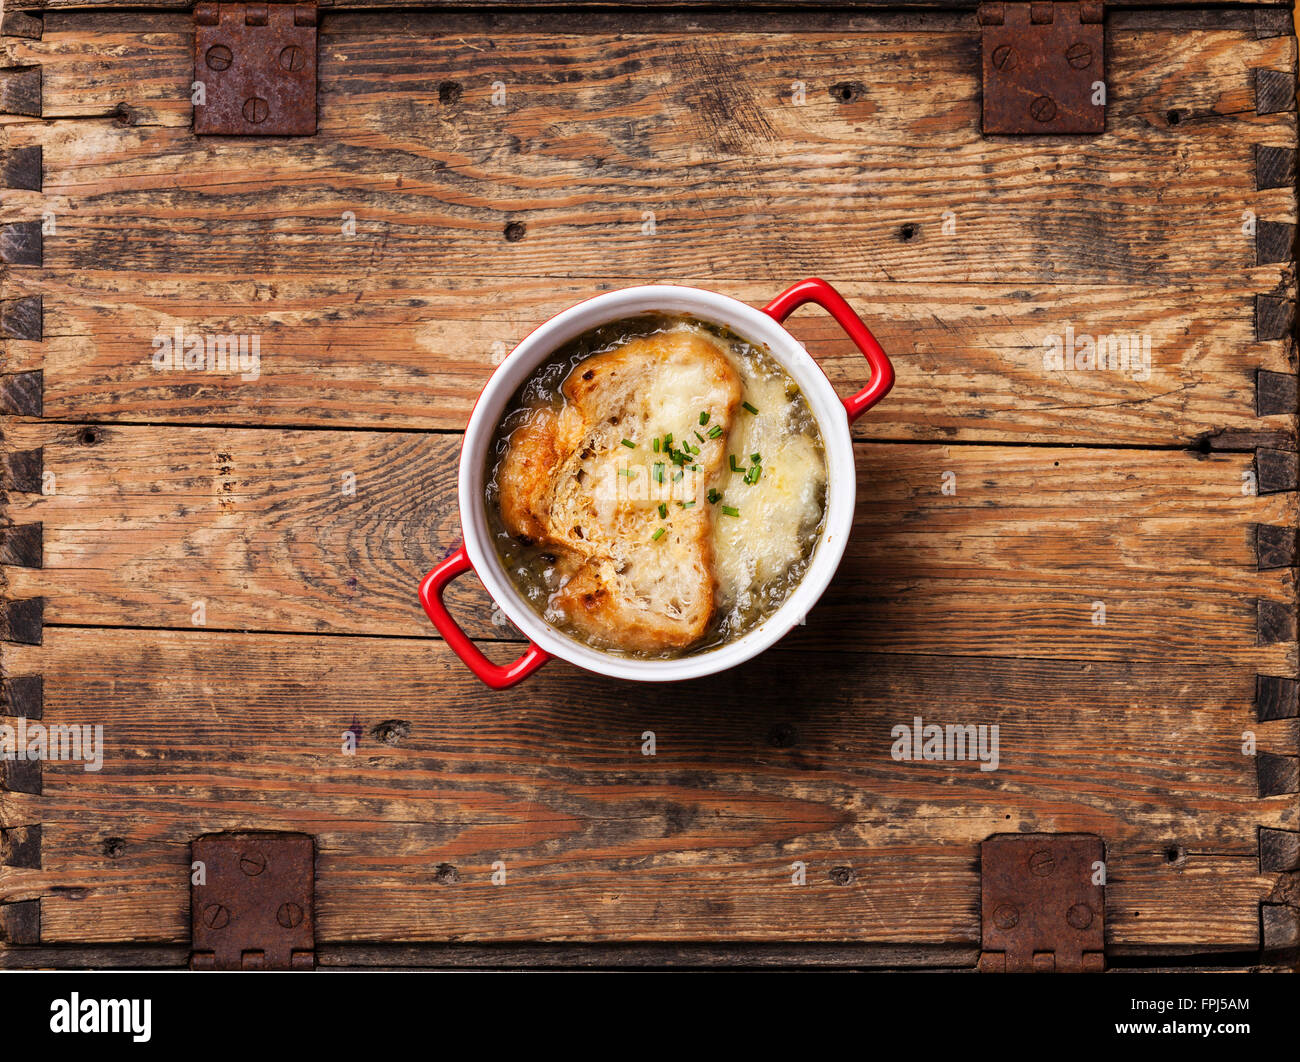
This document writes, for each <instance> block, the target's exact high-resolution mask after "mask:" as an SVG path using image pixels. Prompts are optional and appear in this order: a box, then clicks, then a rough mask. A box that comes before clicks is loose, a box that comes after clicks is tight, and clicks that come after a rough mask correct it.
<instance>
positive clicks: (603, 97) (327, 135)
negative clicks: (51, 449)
mask: <svg viewBox="0 0 1300 1062" xmlns="http://www.w3.org/2000/svg"><path fill="white" fill-rule="evenodd" d="M1112 37H1113V39H1112V41H1111V44H1110V51H1111V59H1110V65H1111V67H1113V68H1114V73H1113V74H1112V76H1113V77H1114V78H1115V80H1116V83H1117V84H1123V85H1124V87H1125V91H1124V92H1123V93H1122V94H1120V93H1117V95H1116V99H1115V101H1114V103H1113V104H1112V105H1111V108H1110V113H1109V117H1108V124H1109V129H1110V131H1109V132H1108V133H1107V134H1106V135H1105V136H1103V137H1100V138H1097V139H1096V140H1093V141H1090V142H1089V145H1088V148H1087V150H1083V151H1081V150H1080V148H1079V144H1078V143H1077V142H1075V141H1074V140H1071V139H1070V138H1031V139H1028V140H1021V141H1019V142H1017V143H1016V144H1015V146H1014V147H1008V145H1007V143H1006V142H1005V141H999V140H997V139H996V138H989V139H986V138H984V137H982V136H981V135H980V133H979V91H978V67H977V58H978V57H977V50H973V49H972V48H971V47H970V46H969V45H970V44H971V43H972V41H973V39H972V38H971V36H970V35H969V34H952V33H924V34H915V33H892V34H890V33H880V34H862V35H852V34H850V35H848V36H847V37H846V36H844V35H843V34H838V33H836V34H820V35H819V34H759V33H738V32H732V33H729V34H722V35H711V36H710V37H709V38H708V39H706V40H705V39H701V38H699V37H698V36H694V35H689V34H677V35H674V34H662V33H659V34H656V33H646V34H638V35H621V36H620V35H601V34H587V35H573V36H557V35H555V34H554V33H550V34H541V33H533V34H528V33H508V32H507V33H499V32H498V33H491V34H481V35H478V36H467V37H459V36H458V37H436V36H424V35H418V36H417V35H412V34H411V33H410V32H409V30H408V31H405V32H403V31H401V30H393V31H390V32H387V33H384V32H371V33H363V32H360V31H357V32H353V33H348V34H343V35H338V36H335V35H330V34H326V35H325V36H324V37H323V39H322V44H321V55H320V84H321V90H320V132H319V134H318V135H317V136H316V137H313V138H299V139H290V140H287V141H281V142H277V143H268V142H266V141H262V142H259V143H250V142H248V141H241V140H239V139H226V140H222V139H220V138H218V139H212V138H207V139H202V140H200V141H198V142H195V141H194V139H193V137H192V134H191V133H190V132H189V123H190V105H189V102H188V86H189V83H190V81H191V80H192V77H193V74H192V70H191V69H190V66H189V63H190V58H189V50H188V47H189V46H188V35H187V34H186V33H176V34H175V35H174V36H167V35H163V36H162V39H161V40H159V39H156V38H153V37H149V38H146V42H147V43H146V44H145V45H141V44H140V43H139V42H140V39H141V38H140V36H139V34H132V33H128V32H123V31H118V32H116V33H106V34H105V36H104V38H103V39H100V40H94V39H92V40H90V41H88V40H87V39H86V38H85V35H84V34H82V33H79V32H75V33H74V32H62V33H61V32H59V31H58V30H57V29H56V28H55V27H53V26H47V28H46V32H45V34H44V36H43V37H42V39H41V40H40V41H37V42H31V41H21V40H20V41H18V42H17V43H15V44H12V45H11V50H13V51H14V55H13V57H12V58H13V60H14V61H18V60H27V61H37V60H39V61H40V62H41V64H42V69H43V71H44V76H45V80H46V86H45V102H44V107H45V113H47V114H49V115H59V116H65V115H66V116H86V115H106V116H108V115H113V116H116V117H118V119H119V120H120V121H121V122H122V123H125V124H117V123H103V122H99V123H96V124H94V125H93V126H90V125H82V126H74V125H69V124H67V123H59V124H58V125H57V126H56V127H55V129H54V132H53V136H51V137H50V138H49V139H48V140H47V141H46V143H45V152H46V155H47V166H48V167H49V168H51V169H57V172H58V182H57V183H56V182H55V181H53V180H47V182H46V191H47V192H48V193H49V194H50V195H51V196H53V197H55V198H54V202H55V203H56V204H61V203H62V201H63V200H66V206H65V207H64V209H66V210H68V211H70V212H72V213H71V216H69V217H68V218H67V232H66V235H65V237H64V239H63V240H62V241H60V252H61V256H62V257H61V258H60V259H59V262H58V266H59V267H60V268H59V270H58V271H59V272H61V273H63V274H70V273H72V272H74V271H76V270H79V269H83V268H95V267H99V266H101V265H102V264H103V262H104V261H105V259H106V256H112V258H113V259H114V260H116V261H117V262H118V263H119V268H126V267H127V266H128V263H129V266H130V268H133V269H135V270H138V271H140V272H143V273H150V272H159V271H162V270H166V271H167V272H169V273H172V274H177V273H180V274H192V275H209V276H210V275H211V274H212V273H213V272H218V273H220V272H224V271H227V270H229V269H231V268H232V267H233V268H237V269H241V270H249V269H252V270H253V271H255V272H257V273H259V274H263V275H268V276H269V275H271V274H288V273H303V272H311V273H314V274H318V275H319V274H323V273H326V272H330V271H345V272H347V273H349V274H351V275H354V276H365V275H369V274H371V273H375V272H382V271H383V270H384V268H385V263H386V261H388V260H389V259H390V258H391V257H392V256H395V255H396V256H398V257H400V258H401V259H402V261H403V262H404V264H405V266H406V268H408V269H412V270H420V271H423V272H427V273H444V274H445V273H450V274H452V275H463V274H466V273H469V274H471V275H481V274H483V273H485V272H492V273H496V274H506V275H509V276H512V277H525V276H532V277H565V276H573V275H586V274H587V273H588V272H589V270H588V269H585V268H583V263H584V261H587V260H590V259H591V258H592V257H593V256H594V257H596V258H598V259H599V260H600V261H601V262H602V265H603V268H602V273H603V274H604V275H605V276H607V277H619V278H625V277H642V276H659V277H663V278H666V279H679V278H682V277H691V276H700V275H711V276H714V277H718V278H729V279H760V278H761V279H772V280H778V279H779V280H789V279H792V273H807V272H816V271H818V270H820V269H822V268H824V266H825V265H826V263H827V260H828V258H830V257H832V252H833V258H834V260H835V263H836V265H837V267H838V270H839V271H840V273H841V274H842V275H843V276H847V277H849V278H854V279H856V278H866V277H870V278H873V279H879V280H882V281H889V280H893V281H898V282H904V281H911V282H918V283H920V282H925V283H935V282H971V281H981V282H983V281H993V282H998V281H1000V282H1004V283H1024V284H1051V283H1056V282H1061V281H1065V282H1070V283H1091V284H1149V283H1152V282H1153V281H1166V282H1176V281H1183V282H1185V283H1191V282H1196V283H1205V282H1206V280H1207V278H1212V279H1213V278H1224V277H1231V278H1232V279H1233V280H1234V281H1235V280H1237V279H1239V278H1240V277H1241V276H1242V275H1243V274H1244V273H1246V272H1247V271H1248V270H1249V269H1250V268H1251V267H1252V257H1253V256H1252V248H1251V246H1250V243H1251V241H1250V240H1249V239H1245V238H1243V234H1242V232H1241V223H1240V218H1241V214H1242V212H1243V211H1244V210H1246V209H1251V210H1254V211H1256V212H1257V213H1258V214H1259V215H1260V216H1262V217H1265V218H1266V219H1267V220H1272V221H1278V222H1294V220H1295V216H1294V214H1295V211H1294V193H1293V190H1292V189H1290V188H1281V187H1278V188H1274V189H1272V193H1273V194H1271V195H1263V194H1261V192H1260V190H1258V189H1257V188H1256V181H1255V170H1256V167H1255V165H1254V159H1255V154H1254V151H1255V147H1256V145H1264V146H1280V145H1285V144H1288V143H1293V142H1294V139H1295V137H1294V130H1295V116H1294V114H1272V115H1263V116H1261V115H1257V114H1256V112H1255V106H1254V96H1253V89H1252V85H1251V77H1250V71H1251V70H1252V69H1253V68H1255V67H1263V68H1268V69H1282V70H1292V69H1294V64H1295V48H1294V40H1293V39H1292V38H1270V39H1265V40H1255V39H1253V38H1252V37H1251V36H1250V35H1249V34H1247V33H1246V32H1245V31H1236V30H1229V31H1210V32H1204V33H1196V34H1187V33H1180V32H1175V31H1130V32H1126V33H1119V34H1115V35H1112ZM143 47H147V48H148V51H147V52H142V53H141V54H139V56H138V61H132V59H133V58H136V57H132V56H128V55H123V54H122V51H123V50H127V51H130V50H132V49H135V50H139V49H141V48H143ZM104 49H111V50H112V55H113V58H112V59H111V60H109V59H107V58H104V57H103V54H102V53H103V50H104ZM69 50H70V51H71V54H68V52H69ZM160 50H163V51H166V53H167V54H165V55H161V56H160V55H158V54H157V53H158V52H159V51H160ZM87 51H90V53H91V58H90V60H87V59H86V58H84V54H85V53H86V52H87ZM864 54H869V55H870V56H871V61H870V62H866V61H865V60H864V58H863V56H864ZM1153 56H1156V57H1158V61H1156V62H1154V63H1153V62H1152V57H1153ZM87 61H93V62H96V63H98V64H99V65H98V66H97V67H95V68H94V69H90V70H88V69H86V68H85V66H84V63H85V62H87ZM146 64H148V65H146ZM141 67H144V68H145V69H147V70H149V71H150V72H151V73H150V75H149V76H148V77H146V78H141V77H139V76H138V74H134V73H132V71H135V70H138V69H139V68H141ZM666 70H673V71H674V72H675V73H674V76H673V77H671V78H669V77H666V76H664V74H663V71H666ZM96 75H98V76H96ZM498 81H499V82H501V83H502V84H503V85H505V86H506V89H505V91H506V103H505V105H503V106H499V107H498V106H494V105H493V104H492V102H491V99H492V92H493V89H492V85H493V83H495V82H498ZM795 81H800V82H803V83H804V84H805V85H806V86H808V103H807V104H805V105H803V106H795V105H793V104H792V103H791V95H790V94H791V85H792V84H793V83H794V82H795ZM845 81H855V82H861V83H862V84H863V86H864V90H863V92H862V93H861V96H860V97H859V98H857V99H855V100H854V101H851V102H849V103H847V104H845V103H840V102H837V100H836V98H835V97H834V96H833V95H832V94H831V92H830V91H829V90H830V88H831V86H834V85H837V84H840V83H843V82H845ZM61 85H64V86H66V89H61V88H60V86H61ZM88 86H94V87H95V88H97V89H98V91H97V92H96V91H93V90H88ZM450 86H455V90H454V91H452V90H451V89H450ZM723 86H725V88H724V87H723ZM511 100H513V102H511ZM1171 115H1173V117H1171ZM156 124H162V125H164V126H165V127H166V129H156V128H153V126H154V125H156ZM43 128H44V127H43ZM20 133H22V130H16V131H15V133H14V135H15V136H18V135H19V134H20ZM67 138H71V140H69V139H67ZM73 144H75V145H76V148H75V149H74V148H73ZM73 150H75V152H76V154H75V158H72V157H69V155H70V153H71V152H72V151H73ZM181 152H186V153H187V159H188V161H187V165H186V166H185V167H184V169H183V170H182V172H180V173H179V174H178V172H177V166H176V164H175V159H176V156H177V155H178V154H179V153H181ZM1100 157H1104V158H1105V159H1106V163H1105V165H1104V166H1098V165H1097V163H1096V162H1095V159H1097V158H1100ZM791 160H795V161H796V165H793V166H792V165H791ZM60 162H62V165H60V164H59V163H60ZM994 166H996V167H997V169H998V171H999V180H998V181H996V182H993V181H990V180H989V179H988V174H989V172H990V169H991V167H994ZM1270 172H1271V171H1270ZM1044 174H1050V175H1051V182H1050V184H1045V183H1044V180H1043V175H1044ZM1138 189H1158V194H1157V195H1156V196H1154V197H1150V196H1147V195H1145V194H1142V193H1139V192H1138V191H1137V190H1138ZM1211 197H1212V199H1211ZM1211 201H1213V202H1214V204H1215V212H1216V215H1217V216H1220V217H1221V218H1222V221H1221V223H1220V224H1207V218H1206V208H1207V206H1208V204H1209V202H1211ZM345 209H351V210H353V211H354V212H355V213H356V215H357V222H358V233H359V237H358V238H355V239H350V240H346V239H343V238H342V237H341V236H340V235H339V234H340V223H339V216H340V214H341V213H342V211H343V210H345ZM646 211H653V212H654V214H655V216H656V219H657V220H656V234H655V236H654V237H653V238H648V237H646V236H644V235H643V234H642V232H641V226H642V223H643V213H644V212H646ZM945 212H951V213H952V214H953V215H954V218H955V222H956V225H957V229H956V231H955V232H954V233H952V234H951V235H945V234H943V233H942V232H941V225H942V217H943V215H944V213H945ZM829 217H834V218H835V219H836V224H835V225H834V226H826V225H824V224H820V222H822V221H823V220H824V219H827V218H829ZM181 219H184V223H183V224H182V223H181ZM510 222H522V223H524V224H525V225H526V229H527V234H526V236H525V237H524V238H523V239H521V240H518V241H516V242H515V243H513V244H510V245H507V242H506V241H505V240H504V239H503V237H502V231H503V229H504V226H505V225H506V224H508V223H510ZM909 224H910V225H914V226H915V227H916V235H915V236H913V237H912V238H910V239H902V238H900V231H901V230H902V228H903V226H905V225H909ZM178 229H179V230H180V231H189V232H191V233H192V234H193V236H194V237H195V240H194V250H193V251H192V252H191V253H186V252H185V250H184V248H182V247H178V246H177V245H176V244H175V242H174V237H175V235H176V233H177V230H178ZM1193 230H1195V232H1196V238H1195V239H1188V238H1187V233H1189V232H1191V231H1193ZM272 232H273V233H275V235H276V237H277V238H276V241H275V250H274V254H272V253H270V245H269V243H268V241H267V239H266V237H267V234H268V233H272ZM719 232H730V233H733V234H734V235H733V237H732V239H733V241H734V246H733V249H731V250H723V249H722V248H724V247H726V244H725V243H724V244H721V245H715V243H714V241H713V236H714V234H716V233H719ZM200 243H201V245H202V250H200ZM742 247H743V251H742ZM485 261H490V262H491V263H492V266H493V268H492V269H491V270H490V271H489V270H485V269H484V268H483V265H484V262H485ZM468 263H477V265H476V266H473V267H469V268H467V265H468ZM1272 273H1273V275H1274V276H1275V277H1276V276H1277V274H1278V271H1277V270H1276V269H1275V270H1273V271H1272ZM1269 286H1271V285H1266V286H1265V287H1269Z"/></svg>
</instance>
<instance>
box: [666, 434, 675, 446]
mask: <svg viewBox="0 0 1300 1062" xmlns="http://www.w3.org/2000/svg"><path fill="white" fill-rule="evenodd" d="M672 444H673V433H672V432H669V433H668V434H667V435H665V436H664V445H665V446H672Z"/></svg>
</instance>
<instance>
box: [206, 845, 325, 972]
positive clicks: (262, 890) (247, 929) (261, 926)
mask: <svg viewBox="0 0 1300 1062" xmlns="http://www.w3.org/2000/svg"><path fill="white" fill-rule="evenodd" d="M190 852H191V878H190V881H191V885H190V924H191V927H192V933H193V936H192V938H191V939H192V940H193V950H192V952H191V954H190V968H191V969H194V970H311V969H313V968H314V967H315V965H316V845H315V841H314V840H313V839H312V838H311V837H309V836H307V835H306V834H302V833H212V834H207V835H206V836H204V837H200V838H198V839H197V840H195V841H194V843H193V844H192V845H191V846H190Z"/></svg>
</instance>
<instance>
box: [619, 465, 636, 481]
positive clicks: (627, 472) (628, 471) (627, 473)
mask: <svg viewBox="0 0 1300 1062" xmlns="http://www.w3.org/2000/svg"><path fill="white" fill-rule="evenodd" d="M635 471H636V469H635V468H620V469H619V470H618V474H619V475H620V476H627V478H628V479H631V478H632V473H633V472H635Z"/></svg>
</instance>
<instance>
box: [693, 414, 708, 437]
mask: <svg viewBox="0 0 1300 1062" xmlns="http://www.w3.org/2000/svg"><path fill="white" fill-rule="evenodd" d="M708 422H709V414H708V413H701V414H700V426H701V427H703V426H704V425H705V424H707V423H708ZM696 434H697V435H698V434H699V432H696Z"/></svg>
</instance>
